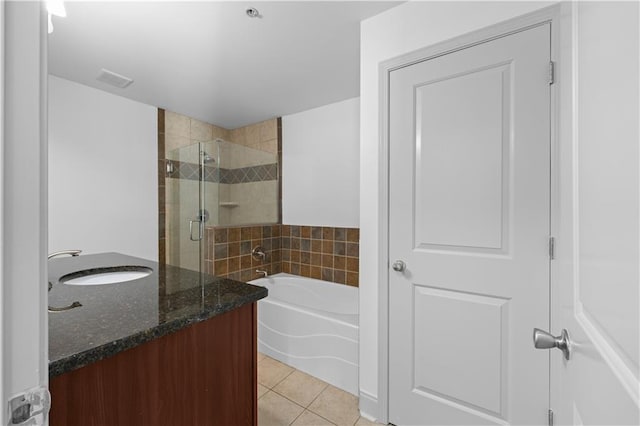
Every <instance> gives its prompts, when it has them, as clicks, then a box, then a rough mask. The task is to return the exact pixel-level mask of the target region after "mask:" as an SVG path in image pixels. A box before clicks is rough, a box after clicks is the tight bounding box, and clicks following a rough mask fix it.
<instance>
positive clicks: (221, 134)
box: [211, 125, 231, 141]
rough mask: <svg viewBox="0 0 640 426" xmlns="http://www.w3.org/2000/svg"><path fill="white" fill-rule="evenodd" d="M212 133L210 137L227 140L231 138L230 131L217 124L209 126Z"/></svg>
mask: <svg viewBox="0 0 640 426" xmlns="http://www.w3.org/2000/svg"><path fill="white" fill-rule="evenodd" d="M211 130H212V134H211V137H212V138H213V139H215V138H220V139H222V140H225V141H228V140H229V139H231V131H230V130H228V129H225V128H223V127H219V126H214V125H212V126H211Z"/></svg>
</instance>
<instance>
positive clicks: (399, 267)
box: [391, 260, 407, 272]
mask: <svg viewBox="0 0 640 426" xmlns="http://www.w3.org/2000/svg"><path fill="white" fill-rule="evenodd" d="M391 267H392V268H393V270H394V271H398V272H402V271H404V270H405V269H406V267H407V264H406V263H404V262H403V261H402V260H396V261H395V262H393V265H391Z"/></svg>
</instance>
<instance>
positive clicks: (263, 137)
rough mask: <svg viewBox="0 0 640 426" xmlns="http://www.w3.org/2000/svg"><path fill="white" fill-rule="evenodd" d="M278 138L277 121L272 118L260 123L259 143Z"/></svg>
mask: <svg viewBox="0 0 640 426" xmlns="http://www.w3.org/2000/svg"><path fill="white" fill-rule="evenodd" d="M277 138H278V120H277V119H276V118H272V119H271V120H266V121H263V122H262V123H260V141H261V142H264V141H268V140H270V139H277Z"/></svg>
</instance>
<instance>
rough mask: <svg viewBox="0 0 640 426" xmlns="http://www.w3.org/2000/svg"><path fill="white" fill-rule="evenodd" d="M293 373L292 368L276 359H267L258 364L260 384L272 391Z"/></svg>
mask: <svg viewBox="0 0 640 426" xmlns="http://www.w3.org/2000/svg"><path fill="white" fill-rule="evenodd" d="M292 371H293V368H292V367H289V366H288V365H286V364H283V363H281V362H279V361H276V360H275V359H272V358H269V357H265V358H264V359H263V360H262V361H261V362H260V364H258V383H260V384H261V385H262V386H266V387H268V388H269V389H271V388H272V387H274V386H275V385H277V384H278V383H280V381H281V380H282V379H284V378H285V377H287V376H288V375H289V374H291V372H292Z"/></svg>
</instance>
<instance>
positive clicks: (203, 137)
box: [191, 118, 213, 142]
mask: <svg viewBox="0 0 640 426" xmlns="http://www.w3.org/2000/svg"><path fill="white" fill-rule="evenodd" d="M212 135H213V126H212V125H211V124H209V123H205V122H204V121H200V120H196V119H195V118H192V119H191V139H192V140H196V141H200V142H202V141H210V140H211V138H212Z"/></svg>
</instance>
